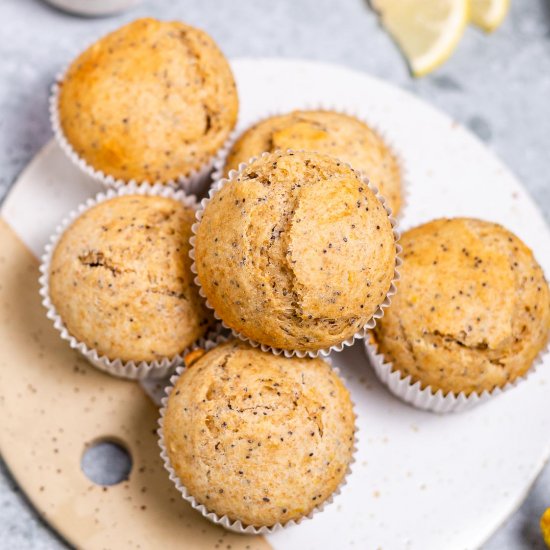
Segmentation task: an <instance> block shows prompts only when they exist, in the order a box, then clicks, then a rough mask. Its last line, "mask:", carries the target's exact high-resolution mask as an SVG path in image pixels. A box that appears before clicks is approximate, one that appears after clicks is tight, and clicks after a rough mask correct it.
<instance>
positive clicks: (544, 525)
mask: <svg viewBox="0 0 550 550" xmlns="http://www.w3.org/2000/svg"><path fill="white" fill-rule="evenodd" d="M540 529H541V531H542V536H543V538H544V542H545V543H546V546H548V548H550V508H548V509H547V510H546V511H545V512H544V514H542V517H541V518H540Z"/></svg>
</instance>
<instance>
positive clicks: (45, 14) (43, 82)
mask: <svg viewBox="0 0 550 550" xmlns="http://www.w3.org/2000/svg"><path fill="white" fill-rule="evenodd" d="M512 4H513V5H512V11H511V14H510V15H509V17H508V19H507V21H506V22H505V24H504V26H503V27H502V28H501V29H499V30H498V31H497V32H496V34H494V35H493V36H491V37H490V38H488V37H487V36H485V35H484V34H482V33H481V32H479V31H477V30H475V29H469V30H468V31H467V33H466V35H465V37H464V39H463V41H462V43H461V44H460V46H459V48H458V51H457V52H456V54H455V55H454V56H453V58H452V59H451V60H450V61H449V62H448V63H447V64H446V65H445V66H444V67H443V68H441V69H440V70H439V71H437V72H436V73H435V74H433V75H431V76H429V77H426V78H424V79H422V80H418V81H415V80H413V79H411V78H410V76H409V74H408V72H407V69H406V66H405V64H404V62H403V60H402V59H401V56H400V54H399V53H398V51H397V49H396V48H395V47H394V45H393V43H392V42H391V40H390V39H389V38H388V36H387V35H386V34H385V33H384V32H383V31H382V30H381V29H380V28H379V26H378V24H377V21H376V18H375V16H374V15H373V13H372V12H371V11H370V9H369V8H368V5H367V3H366V2H365V1H364V0H275V1H273V0H272V1H267V0H209V1H206V0H180V1H175V0H156V1H154V0H149V1H147V0H145V1H144V2H143V4H142V5H141V6H140V7H139V8H137V9H135V10H133V11H131V12H128V13H126V14H124V15H122V16H117V17H112V18H108V19H81V18H78V17H73V16H69V15H65V14H62V13H61V12H58V11H56V10H55V9H53V8H50V7H48V6H47V5H45V4H43V3H42V2H41V1H40V0H0V196H3V195H4V194H5V193H6V192H7V191H8V189H9V187H10V185H11V184H12V182H13V181H14V179H15V177H16V176H17V174H18V173H19V172H20V170H21V169H22V168H23V167H24V166H25V165H26V164H27V162H28V161H29V160H30V159H31V158H32V157H33V155H34V154H35V153H36V152H37V151H38V150H39V149H40V147H41V146H42V145H43V144H44V143H45V142H46V141H47V140H48V139H49V137H50V130H49V126H48V117H47V96H48V88H49V85H50V83H51V82H52V79H53V77H54V75H55V73H56V72H57V71H58V70H59V69H60V68H61V67H62V66H63V65H64V64H65V63H66V62H67V61H69V60H70V58H71V57H72V55H74V54H75V53H76V52H78V50H79V48H81V47H82V46H83V45H86V44H88V43H89V42H90V41H92V40H93V39H95V38H96V37H98V36H100V35H101V34H102V33H104V32H105V31H107V30H110V29H112V28H114V27H116V26H118V25H120V24H121V23H123V22H125V21H128V20H130V19H132V18H134V17H136V16H139V15H145V14H149V15H153V16H157V17H161V18H178V19H182V20H185V21H187V22H189V23H191V24H193V25H196V26H199V27H202V28H204V29H205V30H207V31H208V32H209V33H210V34H211V35H212V36H213V37H214V38H215V39H216V40H217V42H218V43H219V44H220V46H221V47H222V49H223V50H224V51H225V53H226V54H227V55H228V56H230V57H237V56H284V57H301V58H308V59H319V60H324V61H330V62H334V63H340V64H343V65H347V66H350V67H354V68H356V69H360V70H363V71H366V72H369V73H371V74H373V75H376V76H379V77H381V78H384V79H386V80H388V81H391V82H393V83H395V84H397V85H399V86H402V87H404V88H406V89H408V90H410V91H412V92H413V93H415V94H417V95H419V96H420V97H422V98H424V99H426V100H427V101H429V102H431V103H432V104H434V105H436V106H438V107H439V108H440V109H442V110H444V111H446V112H447V113H448V114H450V115H451V116H452V117H454V118H455V119H456V120H458V121H459V122H461V123H462V124H464V125H466V126H468V127H469V128H471V129H472V130H473V131H474V132H475V133H476V134H477V135H478V136H479V137H480V138H481V139H482V140H483V141H485V142H486V143H487V146H488V147H490V148H491V149H493V150H494V151H495V152H496V154H497V155H499V156H500V157H501V158H502V159H504V161H505V162H506V163H507V164H508V165H509V166H510V167H511V168H512V170H513V171H514V172H515V173H516V174H517V175H518V176H519V178H520V179H521V180H522V181H523V182H524V184H525V186H526V187H527V189H528V190H529V192H530V193H531V195H532V196H533V197H534V198H535V200H536V201H537V203H538V204H539V206H540V208H541V210H542V211H543V213H544V215H545V217H546V219H547V220H550V181H549V180H550V175H549V173H550V0H512ZM419 131H420V130H419ZM549 244H550V243H549ZM0 429H1V425H0ZM549 437H550V434H549ZM31 444H32V443H31ZM505 483H506V480H503V485H505ZM546 506H550V468H547V469H546V470H545V472H544V473H543V474H542V475H541V476H540V478H539V479H538V481H537V483H536V484H535V486H534V488H533V490H532V491H531V492H530V494H529V497H528V498H527V500H526V501H525V503H524V504H523V506H522V507H521V509H520V510H518V512H517V513H516V514H515V515H514V516H513V517H512V518H511V519H510V520H509V521H508V522H507V523H506V524H505V525H504V526H503V527H502V528H501V529H500V530H499V531H498V533H496V534H495V535H494V537H493V538H492V539H491V540H490V541H489V542H488V543H487V544H486V546H485V547H484V550H523V549H533V550H542V549H543V547H544V546H543V544H542V541H541V538H540V535H539V531H538V518H539V516H540V514H541V513H542V511H543V510H544V508H545V507H546ZM449 513H450V514H452V503H449ZM63 547H64V544H63V542H62V541H61V540H60V539H59V538H58V537H57V536H56V535H55V534H54V533H52V532H51V531H50V530H49V529H48V528H47V526H45V525H44V524H42V523H41V522H40V520H39V519H37V516H36V515H35V513H34V512H33V510H32V507H31V506H30V505H29V503H28V502H27V501H26V500H25V498H24V496H23V495H22V494H21V493H20V491H19V490H18V489H17V486H16V484H15V483H14V482H13V480H12V479H11V478H10V476H9V473H8V472H7V471H6V469H5V467H4V466H2V465H1V464H0V548H2V549H10V550H12V549H20V548H21V549H53V548H63ZM388 550H399V549H388Z"/></svg>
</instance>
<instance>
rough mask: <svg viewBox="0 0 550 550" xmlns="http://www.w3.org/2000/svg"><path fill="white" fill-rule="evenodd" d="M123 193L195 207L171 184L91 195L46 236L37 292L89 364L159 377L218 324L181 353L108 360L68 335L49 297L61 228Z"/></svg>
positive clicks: (114, 371)
mask: <svg viewBox="0 0 550 550" xmlns="http://www.w3.org/2000/svg"><path fill="white" fill-rule="evenodd" d="M123 195H152V196H160V197H167V198H171V199H174V200H177V201H179V202H181V203H182V204H183V205H185V206H187V207H189V208H193V209H194V210H196V209H197V202H196V199H195V197H194V196H192V195H191V196H190V195H187V194H186V193H185V192H184V191H182V190H180V191H176V190H174V189H172V188H171V187H167V186H165V185H161V184H156V185H153V186H151V185H149V184H142V185H137V184H135V183H130V184H128V185H126V186H124V187H121V188H119V189H109V190H107V191H105V192H102V193H99V194H98V195H96V196H95V197H93V198H90V199H88V200H87V201H86V202H84V203H82V204H81V205H80V206H78V208H77V209H75V210H73V211H72V212H71V213H70V214H69V215H68V216H67V217H66V218H65V219H64V220H63V221H62V222H61V223H60V224H59V225H58V226H57V228H56V230H55V232H54V233H53V235H52V236H51V237H50V240H49V242H48V244H47V245H46V248H45V250H44V254H43V256H42V258H41V265H40V273H41V276H40V279H39V282H40V295H41V296H42V304H43V305H44V307H45V308H46V310H47V314H46V315H47V317H48V318H49V319H51V320H52V321H53V324H54V327H55V328H56V329H57V330H58V331H59V333H60V335H61V338H62V339H63V340H66V341H67V342H69V345H70V346H71V348H73V349H76V350H78V351H79V352H80V353H81V354H82V355H83V356H84V357H86V359H88V361H89V362H90V363H92V364H93V365H94V366H96V367H97V368H99V369H101V370H104V371H106V372H108V373H109V374H112V375H114V376H119V377H122V378H131V379H143V378H161V377H163V376H166V375H168V374H169V373H170V372H171V371H172V370H173V369H174V367H175V366H177V365H181V364H182V363H183V357H184V356H185V354H186V353H188V352H189V351H191V350H192V349H194V348H195V347H196V346H197V345H200V344H201V342H203V341H205V339H206V338H209V337H210V338H211V337H213V336H215V335H216V334H218V333H219V331H220V330H221V327H220V326H219V325H217V326H214V327H213V328H212V330H211V332H210V333H209V334H207V335H205V337H203V338H202V339H199V340H198V341H197V342H196V343H195V344H192V345H191V346H189V347H188V348H187V349H185V350H184V351H183V352H182V353H180V354H178V355H176V356H174V357H165V358H162V359H159V360H155V361H141V362H134V361H126V362H124V361H122V360H121V359H116V358H115V359H110V358H108V357H106V356H104V355H100V354H99V353H98V351H97V350H96V349H93V348H90V347H88V346H87V345H86V344H85V343H84V342H81V341H79V340H77V339H76V338H75V337H74V336H72V335H71V334H70V332H69V331H68V329H67V327H66V326H65V324H64V323H63V320H62V319H61V316H60V315H59V314H58V312H57V310H56V308H55V306H54V305H53V303H52V301H51V299H50V285H49V278H50V264H51V260H52V256H53V252H54V250H55V247H56V246H57V243H58V242H59V239H60V238H61V236H62V235H63V233H64V231H65V230H66V229H67V228H68V227H69V226H70V225H71V224H72V223H73V221H74V220H75V219H76V218H78V217H79V216H80V215H81V214H83V213H84V212H85V211H86V210H88V209H90V208H92V207H93V206H95V205H96V204H99V203H101V202H104V201H106V200H109V199H112V198H114V197H118V196H123Z"/></svg>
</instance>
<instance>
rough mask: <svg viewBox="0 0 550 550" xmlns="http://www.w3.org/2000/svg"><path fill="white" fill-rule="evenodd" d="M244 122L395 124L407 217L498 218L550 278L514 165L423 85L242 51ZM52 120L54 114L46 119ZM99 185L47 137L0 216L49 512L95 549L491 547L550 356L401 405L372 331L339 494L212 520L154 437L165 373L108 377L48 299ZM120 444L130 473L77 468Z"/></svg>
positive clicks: (522, 468) (15, 394)
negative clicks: (97, 474)
mask: <svg viewBox="0 0 550 550" xmlns="http://www.w3.org/2000/svg"><path fill="white" fill-rule="evenodd" d="M232 66H233V69H234V72H235V76H236V80H237V84H238V88H239V96H240V100H241V113H240V127H241V128H243V127H245V126H247V125H249V124H251V123H253V122H254V121H255V120H257V119H258V118H259V117H262V116H265V115H267V114H269V113H270V112H278V111H279V112H280V111H287V110H291V109H293V108H307V107H318V106H320V105H324V106H334V107H336V108H340V109H347V110H349V111H352V112H356V113H357V114H358V115H360V116H361V117H363V118H365V119H367V120H369V121H372V122H373V123H374V125H376V126H378V127H379V128H381V129H382V130H384V131H385V132H386V136H387V139H388V140H389V141H390V142H391V144H392V145H393V146H394V147H395V149H396V150H397V151H398V152H399V154H400V155H401V156H402V158H403V160H404V162H405V165H406V167H407V206H406V208H405V212H404V215H403V217H402V219H401V226H402V228H404V229H407V228H409V227H411V226H413V225H415V224H418V223H422V222H425V221H427V220H429V219H433V218H435V217H443V216H473V217H479V218H483V219H487V220H492V221H497V222H500V223H503V224H504V225H505V226H506V227H508V228H509V229H511V230H512V231H514V232H515V233H517V234H518V236H519V237H521V238H522V239H523V240H524V241H525V242H526V243H527V244H528V245H529V246H530V247H531V248H532V249H533V250H534V252H535V255H536V256H537V259H538V260H539V262H540V263H541V265H542V266H543V268H544V270H545V271H546V273H547V275H548V274H549V273H550V248H549V247H548V243H549V242H550V233H549V231H548V228H547V227H546V225H545V223H544V220H543V218H542V217H541V215H540V213H539V212H538V211H537V209H536V207H535V206H534V204H533V202H532V201H531V199H530V198H529V196H528V195H527V193H526V192H525V190H524V189H523V188H522V187H521V184H520V183H519V182H518V181H517V180H516V179H515V178H514V176H513V175H512V174H511V173H510V172H509V171H508V170H507V169H506V167H505V166H503V164H502V163H500V162H499V161H498V159H496V158H495V157H494V156H493V155H492V154H491V153H490V152H488V151H487V150H486V149H485V147H484V146H483V145H482V144H481V143H480V142H478V141H477V140H476V139H475V138H473V137H472V136H471V135H470V134H469V133H468V132H466V131H465V130H464V129H463V128H461V127H460V126H459V125H457V124H456V123H454V122H453V121H451V120H450V119H449V118H447V117H446V116H444V115H443V114H441V113H439V112H437V111H435V110H434V109H432V108H431V107H429V106H428V105H426V104H424V103H422V102H420V101H419V100H417V99H415V98H414V97H412V96H411V95H409V94H407V93H405V92H403V91H402V90H399V89H397V88H395V87H392V86H389V85H388V84H385V83H383V82H381V81H379V80H376V79H373V78H370V77H368V76H366V75H362V74H360V73H356V72H353V71H350V70H347V69H344V68H341V67H335V66H331V65H324V64H319V63H312V62H303V61H293V60H277V59H271V60H265V59H262V60H237V61H234V62H233V63H232ZM44 116H46V114H44ZM100 190H101V187H100V186H99V185H98V184H97V183H95V182H93V181H91V180H90V179H88V178H87V177H86V176H84V175H83V174H82V173H81V172H79V171H78V170H77V169H76V168H75V167H74V166H72V164H71V163H70V162H69V161H68V160H67V159H66V158H65V156H64V155H63V153H62V152H61V151H60V150H59V148H58V147H57V146H56V145H55V144H54V143H53V142H52V143H50V144H48V145H47V146H46V147H45V148H44V149H43V151H42V152H41V153H39V155H38V156H37V157H36V158H35V159H34V161H33V162H32V163H31V164H30V165H29V166H28V167H27V169H26V170H25V171H24V172H23V173H22V174H21V176H20V177H19V179H18V181H17V182H16V183H15V185H14V187H13V189H12V191H11V193H10V194H9V196H8V197H7V199H6V200H5V202H4V204H3V205H2V209H1V212H0V242H1V243H2V246H1V248H0V418H1V419H2V421H1V424H0V451H1V452H2V455H3V456H4V458H5V460H6V462H7V464H8V466H9V468H10V470H11V471H12V473H13V474H14V476H15V478H16V479H17V481H18V482H19V484H20V485H21V487H22V488H23V490H24V491H25V493H26V494H27V496H28V497H29V499H30V500H31V501H32V503H33V504H34V506H35V507H36V509H37V510H38V511H39V513H40V514H41V515H42V516H43V517H44V518H45V519H46V521H48V522H49V523H50V524H51V525H52V526H53V527H54V528H55V529H56V530H57V531H58V532H59V533H60V534H61V535H62V536H63V537H64V538H65V539H66V540H67V541H68V542H69V543H71V544H72V545H74V546H76V547H78V548H84V549H106V548H107V549H117V550H118V549H124V548H142V549H157V548H162V549H172V548H186V549H187V548H216V547H219V548H228V547H229V546H230V547H231V548H232V549H239V548H250V549H252V548H268V547H273V548H280V549H283V548H284V549H285V550H304V549H308V548H311V549H315V550H319V549H321V548H338V549H340V548H361V549H363V548H365V549H369V550H370V549H371V548H373V549H374V548H383V549H385V550H401V549H406V550H415V549H417V550H441V548H445V550H464V549H468V548H477V547H479V546H480V545H481V544H482V543H483V542H484V541H485V540H486V539H487V537H489V536H490V534H491V533H492V532H494V530H495V529H496V528H497V527H498V526H499V525H500V524H501V523H502V522H503V521H504V520H505V519H506V518H507V516H508V515H509V514H510V513H511V512H512V511H513V510H514V509H515V508H516V507H517V506H518V505H519V504H520V502H521V501H522V499H523V497H524V496H525V494H526V492H527V491H528V489H529V487H530V485H531V483H532V482H533V480H534V479H535V477H536V475H537V474H538V473H539V472H540V470H541V468H542V466H543V465H544V463H545V461H546V460H547V459H548V457H549V456H550V408H549V407H548V391H549V388H550V376H549V367H550V360H549V357H548V355H546V356H545V357H544V360H543V365H542V366H541V367H540V368H539V370H538V371H537V372H536V373H534V374H533V375H532V376H530V377H529V379H528V380H527V381H525V382H522V383H521V384H520V385H519V386H518V387H517V388H515V389H513V390H512V391H509V392H506V393H505V394H503V395H501V396H499V397H497V398H495V399H493V400H490V401H489V402H488V403H487V404H484V405H482V406H480V407H477V408H475V409H472V410H471V411H467V412H465V413H461V414H456V415H447V416H439V415H434V414H430V413H426V412H424V411H419V410H416V409H414V408H411V407H410V406H407V405H406V404H403V403H402V402H400V401H399V400H397V399H396V398H394V397H393V396H392V395H390V394H389V393H388V391H387V390H386V389H385V388H384V387H383V386H382V385H381V384H380V383H379V382H378V381H377V380H376V378H375V375H374V374H373V373H372V371H371V369H369V367H368V365H367V361H366V357H365V354H364V350H363V348H362V345H361V343H360V342H358V343H356V345H354V346H353V347H352V348H348V349H347V350H345V351H343V352H342V353H339V354H333V362H334V364H335V366H337V367H339V368H340V370H341V371H342V374H343V375H344V377H345V378H346V380H347V382H348V385H349V387H350V390H351V395H352V399H353V400H354V402H355V405H356V411H357V414H358V420H357V423H358V428H359V432H358V451H357V455H356V462H355V463H354V465H353V469H352V473H351V475H350V476H349V478H348V483H347V485H346V486H345V487H344V488H343V490H342V493H341V494H340V495H338V496H337V497H336V499H335V502H334V503H333V504H331V505H330V506H327V508H326V509H325V510H324V511H323V513H321V514H317V515H316V516H314V518H313V519H311V520H308V521H304V522H303V523H302V524H301V525H299V526H297V527H293V528H289V529H285V530H283V531H279V532H277V533H274V534H272V535H269V536H267V537H265V538H262V537H249V536H242V535H241V536H239V535H235V534H231V533H229V532H226V531H224V530H223V529H221V528H218V527H215V526H214V525H212V524H211V523H209V522H208V521H207V520H205V519H203V518H202V517H201V516H200V515H199V514H198V513H197V512H195V511H194V510H192V509H191V508H190V506H188V505H187V504H186V503H185V502H184V501H183V500H182V499H181V497H180V495H179V493H177V491H176V490H175V489H174V488H173V487H172V485H171V483H170V481H169V479H168V476H167V474H166V472H165V471H164V468H163V466H162V463H161V460H160V457H159V450H158V445H157V437H156V433H155V431H156V425H157V416H158V409H157V407H156V406H155V404H154V402H153V400H152V399H150V397H149V396H148V393H149V394H151V390H152V389H154V385H153V386H151V385H145V386H142V385H140V384H139V383H136V382H130V381H123V380H119V379H116V378H112V377H110V376H108V375H107V374H104V373H103V372H101V371H98V370H96V369H95V368H93V367H92V366H90V365H88V364H87V363H86V362H85V361H84V360H82V359H81V358H80V357H79V356H78V355H77V353H76V352H74V351H72V350H70V348H69V346H68V345H67V343H66V342H64V341H62V340H61V339H60V338H59V336H58V334H57V332H56V331H55V330H54V328H53V326H52V323H51V322H50V320H48V319H47V318H46V315H45V310H44V308H43V307H42V306H41V304H40V297H39V294H38V259H37V258H38V257H39V255H40V254H41V253H42V250H43V247H44V245H45V243H46V242H47V240H48V237H49V235H50V234H51V233H52V232H53V230H54V228H55V227H56V225H57V224H58V223H59V222H60V221H61V219H62V218H64V217H65V216H66V214H67V213H68V211H69V210H71V209H73V208H75V207H76V206H77V205H78V204H79V203H81V202H83V201H84V200H86V199H87V198H88V197H91V196H93V195H95V194H96V193H97V192H98V191H100ZM103 439H108V440H113V441H115V442H118V443H120V444H121V445H122V446H123V447H125V448H126V449H127V450H128V451H129V453H130V455H131V457H132V461H133V467H132V470H131V472H130V475H129V478H128V480H127V481H124V482H122V483H120V484H118V485H114V486H110V487H101V486H98V485H95V484H93V483H92V482H90V481H89V480H88V479H87V478H86V477H85V475H84V474H83V473H82V472H81V470H80V462H81V458H82V454H83V452H84V451H85V449H86V448H87V447H88V446H89V445H91V444H93V443H94V442H96V441H98V440H103Z"/></svg>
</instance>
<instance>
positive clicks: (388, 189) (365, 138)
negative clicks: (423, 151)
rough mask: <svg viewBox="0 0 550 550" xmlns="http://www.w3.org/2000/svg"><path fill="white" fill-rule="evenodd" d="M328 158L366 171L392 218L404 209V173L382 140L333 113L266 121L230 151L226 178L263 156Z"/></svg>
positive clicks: (350, 119)
mask: <svg viewBox="0 0 550 550" xmlns="http://www.w3.org/2000/svg"><path fill="white" fill-rule="evenodd" d="M277 149H280V150H283V151H285V150H287V149H294V150H307V151H316V152H319V153H324V154H327V155H331V156H334V157H337V158H339V159H340V160H342V161H344V162H347V163H349V164H351V166H353V167H354V168H355V169H356V170H359V171H360V172H364V173H365V174H366V175H367V176H368V178H369V179H370V180H371V182H373V183H374V184H375V185H376V186H377V187H378V188H379V190H380V193H381V194H382V195H383V196H384V197H385V198H386V199H387V201H388V204H389V206H390V207H391V209H392V211H393V213H394V214H397V213H398V212H399V210H400V209H401V205H402V182H401V169H400V166H399V162H398V160H397V158H396V157H395V155H394V154H393V153H392V152H391V150H390V149H389V147H388V146H387V145H386V144H385V143H384V140H383V139H382V138H381V137H380V136H379V135H378V134H377V133H376V132H375V131H374V130H372V129H371V128H369V126H367V125H366V124H365V123H364V122H361V121H360V120H357V119H356V118H355V117H352V116H349V115H345V114H342V113H337V112H334V111H293V112H291V113H288V114H284V115H277V116H273V117H269V118H266V119H264V120H262V121H260V122H258V123H257V124H255V125H254V126H252V127H251V128H249V129H248V130H246V132H244V133H243V135H242V136H241V137H240V138H239V139H238V140H237V142H236V143H235V144H234V145H233V147H232V148H231V150H230V152H229V154H228V157H227V160H226V163H225V173H226V174H227V173H228V172H229V171H230V170H232V169H237V168H238V166H239V164H240V163H241V162H248V161H249V160H250V158H252V157H255V156H258V155H260V154H261V153H263V152H264V151H271V152H273V151H275V150H277Z"/></svg>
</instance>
